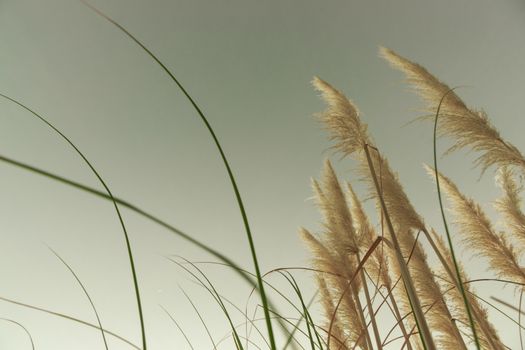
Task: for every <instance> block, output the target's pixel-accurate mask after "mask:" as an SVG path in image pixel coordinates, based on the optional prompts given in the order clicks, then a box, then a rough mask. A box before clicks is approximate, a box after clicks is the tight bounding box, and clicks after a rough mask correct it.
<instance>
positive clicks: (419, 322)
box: [364, 144, 436, 350]
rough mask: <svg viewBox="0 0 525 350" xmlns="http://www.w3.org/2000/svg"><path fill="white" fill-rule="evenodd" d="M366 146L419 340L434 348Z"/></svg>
mask: <svg viewBox="0 0 525 350" xmlns="http://www.w3.org/2000/svg"><path fill="white" fill-rule="evenodd" d="M368 148H369V145H367V144H366V145H364V151H365V154H366V159H367V162H368V167H369V168H370V173H371V175H372V179H373V180H374V185H375V187H376V191H377V194H378V197H379V201H380V204H381V208H382V211H383V212H384V218H385V221H386V223H387V226H388V230H389V232H390V236H391V239H392V243H393V245H394V252H395V256H396V259H397V263H398V264H399V269H400V270H401V275H402V277H403V284H404V286H405V290H406V292H407V295H408V300H409V302H410V307H411V309H412V311H413V313H414V316H415V317H414V319H415V321H416V326H417V328H418V331H419V336H420V338H421V342H422V343H423V347H424V348H425V349H426V350H436V346H435V345H434V341H433V339H432V334H431V333H430V329H429V327H428V324H427V321H426V319H425V316H424V314H423V311H422V308H421V303H420V302H419V298H418V297H417V294H416V289H415V287H414V282H413V281H412V277H411V276H410V273H409V272H408V267H407V265H406V264H405V260H404V259H403V255H402V254H401V248H400V246H399V242H398V240H397V237H396V234H395V231H394V225H393V224H392V221H391V220H390V216H389V215H388V210H387V207H386V203H385V200H384V198H383V196H382V195H381V191H380V186H379V181H378V179H377V176H376V172H375V170H374V165H373V163H372V158H371V156H370V150H369V149H368Z"/></svg>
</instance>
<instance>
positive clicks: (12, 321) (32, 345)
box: [0, 317, 35, 350]
mask: <svg viewBox="0 0 525 350" xmlns="http://www.w3.org/2000/svg"><path fill="white" fill-rule="evenodd" d="M0 320H2V321H5V322H9V323H12V324H14V325H16V326H18V327H20V328H22V330H23V331H24V332H25V333H26V334H27V337H28V338H29V341H30V342H31V349H33V350H35V342H34V341H33V337H32V336H31V333H29V331H28V330H27V328H26V327H24V325H23V324H21V323H20V322H18V321H15V320H11V319H9V318H3V317H0Z"/></svg>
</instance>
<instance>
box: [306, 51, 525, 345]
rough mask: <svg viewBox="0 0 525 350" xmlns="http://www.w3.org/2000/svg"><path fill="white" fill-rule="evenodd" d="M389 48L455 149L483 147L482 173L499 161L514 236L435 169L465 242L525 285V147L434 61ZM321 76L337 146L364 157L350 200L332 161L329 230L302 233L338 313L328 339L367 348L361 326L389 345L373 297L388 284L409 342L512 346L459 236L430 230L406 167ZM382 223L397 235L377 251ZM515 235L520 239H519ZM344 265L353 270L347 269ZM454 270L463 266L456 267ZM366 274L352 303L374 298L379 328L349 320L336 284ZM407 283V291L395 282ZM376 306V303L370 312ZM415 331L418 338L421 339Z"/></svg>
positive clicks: (331, 310) (325, 195)
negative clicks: (399, 168)
mask: <svg viewBox="0 0 525 350" xmlns="http://www.w3.org/2000/svg"><path fill="white" fill-rule="evenodd" d="M380 55H381V56H382V57H383V58H385V59H386V60H387V61H388V62H389V63H390V64H391V65H392V66H393V67H394V68H397V69H399V70H401V71H402V72H404V73H405V75H406V76H407V79H408V82H409V84H410V85H411V86H412V87H413V88H414V89H415V90H416V92H417V93H418V94H419V95H420V96H421V97H422V98H423V100H424V101H425V102H426V109H425V110H426V112H427V113H428V114H436V116H435V120H436V123H437V124H436V127H437V130H436V131H437V133H436V136H446V137H448V138H450V139H452V142H453V145H452V147H450V148H449V149H448V151H447V152H446V153H450V152H453V151H456V150H459V149H469V150H472V151H474V152H476V153H477V155H478V157H477V159H476V160H475V162H474V163H475V165H478V166H480V168H481V171H482V173H484V172H485V171H486V170H487V169H488V168H489V167H495V168H496V170H497V176H496V179H497V183H498V185H499V186H500V188H501V189H502V192H503V195H502V197H501V198H499V199H498V200H496V201H495V203H494V206H495V208H496V209H497V211H498V212H499V213H500V214H501V217H502V219H503V223H504V227H505V228H506V229H507V230H508V232H507V233H502V232H499V231H498V230H497V229H496V228H495V226H494V225H493V224H492V222H491V220H490V219H489V217H488V216H487V214H485V212H484V211H483V209H482V208H481V206H480V205H478V204H477V203H476V202H475V201H474V200H473V199H471V198H468V197H467V196H465V195H464V194H463V193H461V191H460V190H459V188H458V187H457V186H456V185H455V184H454V183H453V182H452V180H450V179H449V178H448V177H446V176H445V175H443V174H441V173H440V172H438V171H437V170H436V169H433V168H431V167H428V166H426V169H427V172H428V173H429V175H431V177H432V178H434V180H439V183H438V191H440V189H442V191H443V193H444V194H445V195H446V198H447V203H448V206H449V207H448V209H449V213H450V214H451V216H452V217H453V220H454V232H455V233H456V236H458V235H459V237H460V238H461V239H460V240H459V241H460V243H461V245H462V246H463V247H467V248H468V249H469V250H470V251H472V252H473V253H474V255H475V256H477V257H480V258H483V259H484V260H485V261H487V263H488V264H489V271H490V272H491V273H493V274H494V275H495V276H497V277H498V278H499V279H500V280H503V281H505V282H507V283H511V284H513V285H514V286H516V288H519V286H521V285H525V272H524V271H525V270H524V269H523V267H522V266H521V265H520V255H521V254H522V253H523V252H524V249H523V248H522V247H523V244H525V214H524V213H523V212H522V209H521V185H520V183H519V182H518V180H517V175H516V174H517V173H518V174H522V172H523V170H524V169H525V158H524V157H523V155H522V153H521V152H520V151H519V150H518V148H516V147H515V146H514V145H512V144H511V143H510V142H507V141H506V140H504V139H503V137H502V136H501V135H500V133H499V132H498V131H497V129H496V128H495V127H494V126H493V125H492V123H491V122H490V121H489V119H488V117H487V115H486V114H485V113H484V112H483V111H482V110H475V109H472V108H469V107H467V105H466V104H465V103H464V102H463V101H462V100H461V98H460V97H459V96H458V95H457V94H456V93H455V91H454V89H450V87H449V86H447V85H446V84H444V83H442V82H441V81H439V80H438V79H437V78H436V77H434V76H433V75H432V74H431V73H429V72H428V71H427V70H426V69H425V68H423V67H422V66H420V65H419V64H417V63H414V62H411V61H409V60H407V59H405V58H403V57H402V56H400V55H398V54H397V53H395V52H394V51H392V50H389V49H386V48H380ZM312 83H313V85H314V87H315V89H316V90H317V91H319V92H320V93H321V97H322V99H323V100H324V102H325V103H326V105H327V108H326V110H325V111H323V112H322V113H318V114H317V115H316V116H317V118H318V119H319V120H320V121H321V123H322V125H323V127H324V129H325V130H326V131H327V132H328V137H329V139H330V140H331V141H332V142H333V145H332V146H331V149H332V150H333V151H334V152H335V153H340V154H342V155H343V156H344V157H348V158H350V159H351V160H352V161H354V162H356V163H357V171H356V172H355V173H354V176H353V177H352V178H351V180H350V181H348V183H347V193H346V194H345V197H346V198H343V194H342V192H341V190H340V185H339V183H340V182H339V180H338V179H337V176H336V174H335V171H334V169H333V167H332V166H331V163H330V162H328V161H327V162H326V163H325V171H324V175H323V181H322V185H320V184H319V183H318V182H317V181H313V188H314V193H315V196H316V198H317V202H318V205H319V208H320V210H321V212H322V216H323V219H324V220H323V227H324V232H323V233H322V236H319V238H316V237H314V235H313V234H311V233H309V232H308V231H306V230H305V229H302V231H301V237H302V239H303V240H304V241H305V242H306V243H307V245H308V246H309V247H310V251H311V254H312V263H313V265H314V268H315V269H316V271H318V272H317V276H316V281H317V285H318V288H319V290H320V299H321V300H320V302H321V304H322V305H323V310H324V313H325V318H326V319H330V318H331V319H332V323H333V325H332V327H331V330H332V332H331V333H330V334H328V335H327V338H328V339H329V338H330V337H334V338H336V339H339V338H340V337H342V336H344V337H345V339H346V342H345V343H344V348H349V347H351V348H360V349H368V348H370V347H371V344H370V343H369V342H359V341H358V340H360V338H358V339H356V334H357V333H356V331H359V330H362V329H364V331H365V332H368V333H369V334H370V339H372V335H373V334H375V336H376V339H384V341H383V343H382V344H379V343H378V344H377V345H376V348H377V349H382V348H383V347H384V346H385V344H387V343H388V342H387V339H388V337H389V335H390V334H388V335H387V334H386V333H385V332H384V329H382V328H381V327H377V322H376V321H377V317H378V316H377V314H378V313H379V314H381V312H384V311H382V310H380V309H381V307H382V305H383V304H382V303H381V304H379V305H378V304H377V302H375V303H374V301H373V298H371V295H377V294H378V293H379V292H380V290H381V289H384V290H386V292H387V296H386V297H384V301H387V300H388V301H389V305H390V308H391V311H392V314H393V317H394V320H396V322H397V323H396V325H394V327H399V331H400V333H401V334H402V337H403V338H404V339H405V344H404V345H403V346H402V347H405V346H407V347H408V348H409V349H414V348H415V349H467V348H468V346H469V345H470V344H473V345H474V346H476V347H477V348H478V349H495V350H502V349H506V348H507V347H506V346H505V344H504V341H503V340H502V339H501V338H500V336H499V334H498V331H497V327H495V326H494V324H492V323H491V322H490V320H489V316H488V313H487V309H486V308H485V307H484V306H483V305H482V304H480V302H479V300H478V299H477V298H476V297H475V292H474V290H473V288H472V286H470V284H465V285H464V286H462V284H463V283H465V281H468V279H467V278H468V277H467V275H466V272H465V269H464V267H463V264H462V263H461V262H457V261H456V260H457V258H456V257H455V255H454V252H453V250H451V249H452V244H453V243H452V241H450V244H449V247H447V246H446V245H445V244H444V241H443V239H442V237H440V236H439V235H438V234H436V232H435V231H434V230H433V229H429V228H427V226H426V224H425V221H424V219H423V218H422V216H421V215H420V214H419V213H418V212H417V211H416V209H415V208H414V206H413V205H412V204H411V202H410V200H409V198H408V196H407V195H406V193H405V191H404V189H403V186H402V184H401V182H400V181H399V178H398V176H397V174H396V173H395V172H394V171H393V170H392V167H391V166H390V164H389V162H388V160H387V159H386V158H385V157H384V156H383V155H382V154H381V152H380V151H379V149H378V148H377V147H376V146H375V145H374V142H373V141H372V138H371V136H370V135H369V131H368V127H367V125H366V124H365V123H364V122H363V121H362V120H361V116H360V112H359V109H358V108H357V107H356V105H355V104H354V102H353V101H352V100H350V99H348V98H347V97H346V96H345V95H344V94H343V93H342V92H341V91H339V90H337V89H336V88H334V87H333V86H331V85H330V84H329V83H327V82H326V81H324V80H322V79H320V78H318V77H315V78H314V79H313V81H312ZM436 111H437V112H436ZM438 117H439V119H438ZM429 118H430V116H426V117H423V119H429ZM436 136H435V137H436ZM435 165H436V166H437V159H436V160H435ZM514 169H516V170H514ZM436 174H437V176H438V178H437V179H436V177H435V176H436ZM355 180H360V181H363V182H364V183H365V184H366V186H367V187H368V198H370V199H372V200H374V202H375V208H376V209H377V211H378V215H377V217H378V218H380V220H379V221H380V222H379V223H377V225H374V224H372V223H371V222H370V220H369V217H368V215H367V214H366V211H365V210H364V206H363V203H362V201H361V200H360V199H359V197H358V195H357V193H356V191H355V190H354V187H353V185H352V182H353V181H355ZM439 185H441V186H439ZM439 194H440V201H441V193H439ZM440 204H441V202H440ZM443 215H444V214H443ZM443 220H445V216H443ZM445 224H446V222H445ZM383 225H386V228H387V231H388V232H389V237H388V239H387V238H384V237H383V241H384V244H382V245H381V248H380V249H375V250H374V251H373V252H369V251H368V249H369V248H370V247H371V246H372V242H374V240H375V239H376V238H377V237H378V234H377V233H376V231H377V230H376V228H375V227H376V226H380V227H381V230H380V231H381V232H382V231H383ZM419 233H424V237H426V239H427V240H429V242H430V246H431V247H432V251H431V252H432V253H433V254H435V255H436V256H437V257H438V258H439V259H438V261H439V264H437V265H436V266H433V265H431V264H430V263H429V259H428V257H427V252H426V251H425V249H424V246H423V245H422V244H421V242H419V241H418V239H419V237H420V235H419ZM447 233H448V228H447ZM509 236H512V239H511V240H510V239H509ZM511 241H512V242H511ZM513 242H517V243H518V244H519V246H517V245H515V243H513ZM364 252H367V253H368V254H370V257H371V258H370V259H369V260H368V261H367V262H366V263H365V264H364V265H363V269H362V270H363V271H360V272H357V271H355V266H356V262H355V260H354V258H355V257H357V258H360V257H362V256H363V253H364ZM345 264H346V266H345ZM345 269H346V271H347V272H343V271H345ZM454 269H456V273H454V272H452V271H453V270H454ZM357 273H361V274H364V275H369V279H366V278H361V281H360V284H359V285H357V284H354V288H353V290H352V292H353V300H354V301H358V300H359V299H360V296H361V298H363V299H364V300H366V301H367V305H366V306H367V308H368V314H369V315H375V317H370V321H369V323H370V324H372V325H374V327H372V329H370V328H367V327H366V326H363V324H362V323H360V324H357V323H356V322H357V320H358V318H357V317H356V318H355V319H352V321H351V322H350V321H349V320H348V318H347V317H346V318H345V317H343V315H344V313H343V314H342V313H341V311H340V310H337V307H334V305H336V303H335V300H337V299H338V293H339V296H340V293H341V290H340V289H338V288H334V287H331V284H333V282H330V281H331V280H333V279H334V276H337V280H338V282H337V283H342V282H341V279H343V284H344V279H346V281H347V283H348V281H349V280H351V279H352V278H353V276H354V275H355V274H357ZM399 281H401V283H402V284H403V285H404V287H405V288H400V287H399V286H398V287H396V285H397V282H399ZM348 305H349V303H347V305H346V308H347V307H348ZM398 306H399V307H398ZM352 307H353V308H355V309H352V312H353V313H355V315H356V316H357V315H360V314H361V313H362V312H363V310H360V308H361V307H362V305H361V306H360V305H359V303H357V302H355V303H354V304H352ZM374 307H375V308H376V310H374V311H371V309H373V308H374ZM346 308H345V310H346V311H345V312H347V313H348V312H349V311H348V309H346ZM400 310H401V311H402V313H403V315H402V314H401V313H400ZM360 318H361V319H362V316H361V317H360ZM345 319H346V320H347V321H345ZM469 325H470V327H469ZM413 330H415V331H416V333H418V334H419V337H414V334H413ZM350 334H351V336H348V335H350ZM478 334H479V336H478ZM334 346H335V347H334V348H338V347H337V345H334Z"/></svg>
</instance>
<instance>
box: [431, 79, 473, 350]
mask: <svg viewBox="0 0 525 350" xmlns="http://www.w3.org/2000/svg"><path fill="white" fill-rule="evenodd" d="M454 89H455V88H452V89H449V90H448V91H447V92H446V93H445V94H444V95H443V96H442V97H441V100H440V101H439V105H438V107H437V110H436V118H435V121H434V133H433V149H434V153H433V155H434V174H435V177H436V187H437V193H438V199H439V208H440V211H441V218H442V220H443V226H444V227H445V232H446V234H447V241H448V246H449V249H450V255H451V257H452V261H453V263H454V269H455V270H456V278H457V282H458V283H457V286H459V290H460V292H461V296H462V297H463V302H464V303H465V308H466V310H467V315H468V319H469V323H470V329H471V330H472V335H473V337H474V343H475V344H476V348H477V349H478V350H480V349H481V346H480V343H479V339H478V334H477V332H476V327H475V325H474V318H473V316H472V310H471V306H470V303H469V301H468V298H467V294H466V293H465V288H464V287H463V282H462V280H461V272H460V270H459V265H458V262H457V259H456V254H455V253H454V245H453V244H452V238H451V236H450V232H449V229H448V224H447V218H446V215H445V209H444V207H443V199H442V197H441V187H440V184H439V171H438V161H437V128H438V118H439V111H440V109H441V105H442V103H443V100H444V99H445V97H446V96H447V95H448V94H449V93H451V92H453V91H454Z"/></svg>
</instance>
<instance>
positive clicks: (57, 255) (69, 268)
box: [47, 246, 109, 350]
mask: <svg viewBox="0 0 525 350" xmlns="http://www.w3.org/2000/svg"><path fill="white" fill-rule="evenodd" d="M47 248H49V250H50V251H51V252H52V253H53V254H54V255H55V256H56V257H57V258H58V260H60V261H61V262H62V264H64V265H65V266H66V267H67V269H68V270H69V272H71V274H72V275H73V277H75V279H76V281H77V282H78V284H79V285H80V287H81V288H82V291H83V292H84V295H85V296H86V297H87V299H88V301H89V304H91V308H92V309H93V312H94V313H95V316H96V318H97V323H98V326H99V328H100V333H101V334H102V340H103V341H104V347H105V348H106V350H109V348H108V342H107V341H106V335H105V334H104V327H102V322H101V321H100V317H99V315H98V312H97V308H96V307H95V304H94V303H93V300H92V299H91V296H90V295H89V293H88V291H87V289H86V287H84V284H83V283H82V281H81V280H80V278H79V277H78V276H77V274H76V273H75V271H74V270H73V269H72V268H71V266H69V264H68V263H67V262H66V261H65V260H64V259H63V258H62V257H61V256H60V255H59V254H58V253H57V252H56V251H55V250H54V249H53V248H51V247H50V246H47Z"/></svg>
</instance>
